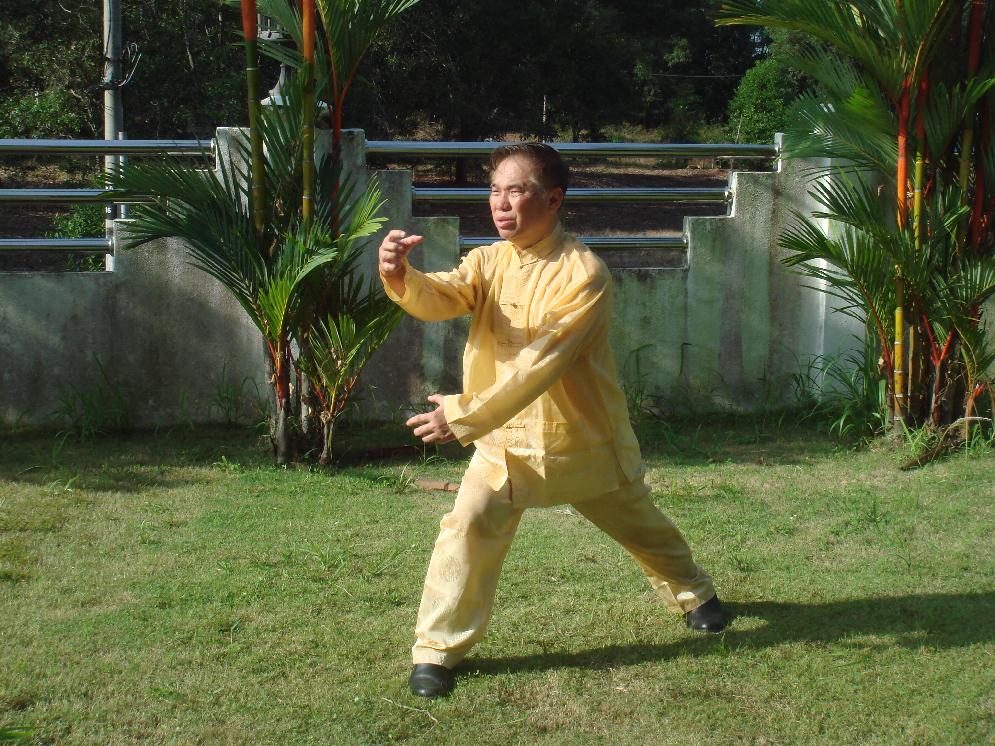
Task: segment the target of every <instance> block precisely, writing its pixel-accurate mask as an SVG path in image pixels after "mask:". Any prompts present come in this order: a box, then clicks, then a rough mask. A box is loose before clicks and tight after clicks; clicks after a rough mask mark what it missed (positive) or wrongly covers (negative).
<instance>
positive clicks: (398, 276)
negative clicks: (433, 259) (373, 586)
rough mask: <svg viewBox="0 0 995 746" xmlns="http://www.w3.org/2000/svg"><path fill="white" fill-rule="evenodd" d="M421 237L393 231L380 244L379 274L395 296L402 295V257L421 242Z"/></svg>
mask: <svg viewBox="0 0 995 746" xmlns="http://www.w3.org/2000/svg"><path fill="white" fill-rule="evenodd" d="M423 240H424V239H423V237H422V236H417V235H410V236H409V235H408V234H407V233H405V232H404V231H401V230H395V231H391V232H390V233H388V234H387V237H386V238H384V240H383V243H381V244H380V274H381V275H382V276H383V278H384V279H385V280H386V281H387V284H388V285H390V289H391V290H393V291H394V292H395V293H396V294H397V295H399V296H400V295H404V273H405V271H406V270H405V266H404V257H406V256H407V255H408V252H409V251H411V249H413V248H414V247H415V246H416V245H418V244H420V243H421V242H422V241H423Z"/></svg>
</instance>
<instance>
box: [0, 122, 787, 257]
mask: <svg viewBox="0 0 995 746" xmlns="http://www.w3.org/2000/svg"><path fill="white" fill-rule="evenodd" d="M504 144H505V143H503V142H422V141H405V140H371V141H368V142H367V143H366V153H367V155H372V156H392V157H396V158H402V159H403V158H426V157H433V156H436V157H439V156H441V157H450V158H470V157H482V156H484V157H486V156H488V155H490V153H491V152H492V151H493V150H494V149H495V148H497V147H499V146H501V145H504ZM551 144H552V145H553V147H554V148H556V150H558V151H559V152H560V153H562V154H563V155H564V156H567V157H569V158H605V157H611V158H645V157H654V158H661V157H702V158H764V159H766V158H777V157H778V155H779V152H778V147H777V146H776V145H774V144H769V145H767V144H740V143H720V144H713V143H701V144H699V143H551ZM215 148H216V143H215V141H213V140H55V139H0V155H4V154H7V155H127V156H142V155H160V156H181V157H205V158H206V157H212V156H214V155H215ZM489 193H490V190H488V189H486V188H483V189H481V188H450V187H413V188H412V200H413V201H415V202H442V203H468V202H482V201H484V200H486V199H487V196H488V194H489ZM569 198H570V201H571V202H697V203H721V204H728V203H729V202H730V200H731V199H732V194H731V192H730V191H729V189H728V188H727V187H706V188H679V187H662V188H616V189H611V188H609V189H594V188H574V189H571V190H569ZM153 199H154V198H153V197H149V196H141V195H129V196H124V195H122V194H121V193H120V192H116V191H114V190H105V189H81V188H80V189H0V203H11V202H24V203H60V204H65V203H105V204H106V203H120V204H138V203H142V202H150V201H153ZM496 240H497V238H496V237H481V236H461V237H460V248H461V250H463V249H467V248H472V247H473V246H480V245H484V244H488V243H493V242H494V241H496ZM581 240H582V241H584V243H586V244H587V245H589V246H590V247H591V248H593V249H597V250H602V249H680V248H687V237H686V236H652V237H645V236H618V237H601V236H589V237H581ZM111 247H112V242H111V240H110V239H107V238H92V239H91V238H82V239H39V238H9V239H2V240H0V251H4V250H7V251H12V250H18V251H68V252H73V253H82V254H94V253H105V252H108V251H111Z"/></svg>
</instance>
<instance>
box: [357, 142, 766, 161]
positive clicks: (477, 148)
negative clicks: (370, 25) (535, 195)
mask: <svg viewBox="0 0 995 746" xmlns="http://www.w3.org/2000/svg"><path fill="white" fill-rule="evenodd" d="M507 144H508V143H505V142H427V141H424V142H423V141H413V140H370V141H368V142H367V143H366V154H367V155H393V156H400V157H409V156H411V157H425V156H449V157H462V158H469V157H479V156H488V155H490V154H491V151H492V150H494V149H495V148H497V147H500V146H501V145H507ZM549 144H550V145H552V146H553V147H554V148H556V149H557V150H558V151H559V152H560V153H562V154H563V155H566V156H569V157H572V158H603V157H609V156H614V157H622V158H646V157H671V156H673V157H685V156H686V157H691V158H695V157H701V158H776V157H777V155H778V149H777V146H776V145H774V144H748V143H642V142H606V143H588V142H552V143H549Z"/></svg>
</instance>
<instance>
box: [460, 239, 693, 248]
mask: <svg viewBox="0 0 995 746" xmlns="http://www.w3.org/2000/svg"><path fill="white" fill-rule="evenodd" d="M500 240H501V239H500V238H498V237H497V236H460V239H459V244H460V251H466V250H468V249H474V248H476V247H478V246H489V245H490V244H492V243H495V242H497V241H500ZM577 240H578V241H580V242H581V243H583V244H585V245H586V246H587V247H588V248H590V249H594V250H595V251H600V250H611V249H686V248H687V247H688V239H687V236H686V235H681V236H578V237H577Z"/></svg>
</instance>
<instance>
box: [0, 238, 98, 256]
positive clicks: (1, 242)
mask: <svg viewBox="0 0 995 746" xmlns="http://www.w3.org/2000/svg"><path fill="white" fill-rule="evenodd" d="M112 247H113V244H112V242H111V240H110V239H109V238H0V251H70V252H72V253H74V254H109V253H110V251H111V249H112Z"/></svg>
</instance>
